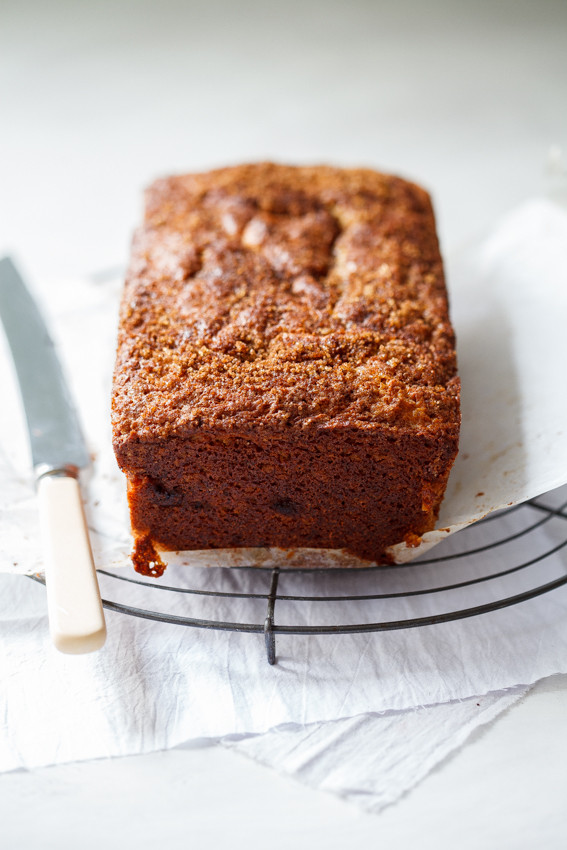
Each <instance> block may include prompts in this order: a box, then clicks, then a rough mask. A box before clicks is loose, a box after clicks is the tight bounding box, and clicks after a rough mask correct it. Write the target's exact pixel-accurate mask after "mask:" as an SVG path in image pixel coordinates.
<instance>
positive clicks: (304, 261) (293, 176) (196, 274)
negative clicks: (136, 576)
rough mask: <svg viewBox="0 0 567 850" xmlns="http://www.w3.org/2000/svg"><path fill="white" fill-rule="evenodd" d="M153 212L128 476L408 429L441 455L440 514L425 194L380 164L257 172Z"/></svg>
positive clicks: (121, 386) (448, 441)
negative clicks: (262, 444)
mask: <svg viewBox="0 0 567 850" xmlns="http://www.w3.org/2000/svg"><path fill="white" fill-rule="evenodd" d="M146 205H147V206H146V216H145V222H144V225H143V227H142V228H141V229H140V231H139V232H138V233H137V235H136V237H135V240H134V246H133V252H132V262H131V266H130V270H129V273H128V278H127V281H126V286H125V291H124V297H123V300H122V307H121V313H120V329H119V339H118V356H117V365H116V371H115V378H114V391H113V425H114V445H115V449H116V452H117V457H118V460H119V462H120V463H121V465H122V467H123V468H124V470H125V471H126V472H127V473H129V474H130V476H132V475H134V467H133V466H132V464H133V463H134V460H133V456H134V455H136V457H137V458H138V460H137V461H136V464H137V466H138V467H140V466H141V467H143V466H144V462H146V461H147V462H148V463H149V460H150V454H151V451H152V450H151V449H150V445H159V446H163V445H164V441H168V440H175V441H177V443H176V445H180V442H179V441H183V440H186V441H188V442H191V441H194V439H195V437H196V435H197V436H199V435H200V436H203V435H204V436H205V438H208V437H210V438H211V439H212V440H213V441H217V440H218V439H221V441H222V440H223V439H224V440H225V442H226V445H227V446H228V444H229V442H230V440H234V439H236V438H237V437H238V435H241V436H242V435H250V434H252V435H254V434H256V435H260V436H265V435H267V434H277V433H280V432H281V431H282V430H283V431H284V433H285V434H288V435H289V438H286V439H289V440H290V441H291V442H293V441H294V440H296V439H299V437H298V435H300V434H304V435H305V436H307V435H310V436H309V440H311V441H313V440H315V441H316V440H317V439H318V435H321V434H323V433H327V434H329V433H333V434H335V435H336V440H337V441H341V440H342V441H344V440H345V439H347V438H348V437H349V435H350V436H351V437H352V435H355V434H363V433H368V437H369V439H370V440H371V441H372V437H373V435H374V437H375V436H376V434H379V435H380V438H381V439H382V438H384V436H385V435H389V437H390V438H393V439H398V438H401V437H403V436H404V435H406V436H407V437H408V438H412V437H413V438H417V439H418V440H419V439H422V440H425V443H427V444H431V445H436V446H437V454H438V456H439V457H440V456H441V455H442V456H443V457H444V460H443V464H442V470H441V471H439V470H438V471H437V472H436V473H435V475H433V474H432V475H431V476H430V481H429V483H428V484H427V486H428V487H429V488H430V489H431V488H433V491H435V498H434V499H433V502H434V503H435V504H436V505H437V506H438V503H439V501H440V493H439V488H440V486H441V493H442V490H443V489H444V486H445V481H446V477H447V474H448V471H449V468H450V465H451V463H452V459H453V458H454V454H455V453H456V446H457V440H458V430H459V384H458V379H457V378H456V360H455V348H454V336H453V330H452V327H451V325H450V322H449V317H448V309H447V296H446V290H445V282H444V277H443V268H442V262H441V257H440V253H439V247H438V242H437V237H436V234H435V223H434V217H433V211H432V207H431V203H430V199H429V196H428V194H427V193H426V192H425V191H424V190H423V189H421V188H419V187H418V186H415V185H414V184H411V183H408V182H407V181H404V180H401V179H400V178H396V177H389V176H386V175H382V174H378V173H376V172H374V171H370V170H362V169H357V170H346V169H336V168H329V167H305V168H298V167H292V166H281V165H274V164H271V163H263V164H258V165H245V166H238V167H234V168H225V169H221V170H218V171H213V172H209V173H206V174H195V175H185V176H180V177H172V178H168V179H164V180H159V181H157V182H156V183H155V184H154V185H153V186H152V187H151V188H150V189H149V191H148V193H147V197H146ZM223 435H224V437H223ZM231 445H232V444H231ZM144 447H145V448H144ZM406 449H407V446H406ZM329 450H330V451H331V452H332V450H333V449H332V445H330V447H329ZM227 451H228V453H229V454H230V452H231V451H232V449H230V448H228V449H227ZM140 458H142V460H141V461H140ZM143 458H145V459H146V461H144V460H143ZM219 462H220V461H219ZM136 464H134V465H136ZM170 471H171V470H169V471H168V470H166V469H162V475H161V478H162V479H163V480H165V479H167V478H168V476H169V473H170ZM203 474H205V473H203ZM282 474H283V473H280V477H281V475H282ZM135 475H136V476H138V478H140V476H141V477H142V478H143V477H144V471H143V468H136V472H135ZM284 477H285V475H284ZM426 477H427V476H426ZM158 478H160V476H159V475H158V476H157V477H156V475H155V474H154V476H153V479H152V480H157V479H158ZM140 480H141V478H140ZM419 487H421V489H422V490H423V488H424V487H425V483H424V482H423V481H422V482H421V485H419ZM419 487H418V489H419ZM283 489H285V487H284V488H283ZM433 491H432V492H433ZM423 492H425V491H424V490H423ZM426 501H427V500H426ZM131 504H132V501H131ZM429 508H431V504H430V505H429ZM187 510H189V508H187ZM134 514H136V511H135V510H133V516H134ZM420 520H421V522H417V523H416V522H414V523H413V524H411V523H410V526H409V527H408V528H407V529H406V532H405V533H414V532H416V533H418V532H419V531H422V530H423V528H422V526H423V516H421V517H420ZM136 521H137V522H140V521H141V520H140V517H138V518H137V520H136ZM152 521H154V520H152ZM266 522H268V519H266ZM428 522H429V524H431V520H430V519H429V520H428ZM288 525H290V523H288ZM296 525H297V523H296ZM418 526H419V527H418ZM144 530H147V529H144ZM229 536H230V535H229ZM260 536H261V535H260ZM284 536H285V535H284ZM292 536H293V535H292ZM296 536H297V535H296ZM402 536H403V535H402ZM221 537H222V534H221ZM158 539H159V535H158ZM219 539H220V538H219ZM176 540H177V542H178V543H179V540H181V538H180V537H178V538H176ZM170 542H171V541H170ZM390 542H398V541H390ZM192 545H194V544H192ZM209 545H215V544H214V542H213V543H212V544H211V543H210V542H209ZM216 545H224V544H220V543H217V544H216ZM227 545H228V544H227ZM243 545H254V544H243ZM277 545H280V544H279V543H278V544H277ZM294 545H297V544H294ZM188 548H189V547H188ZM339 548H340V547H339ZM370 548H372V547H370Z"/></svg>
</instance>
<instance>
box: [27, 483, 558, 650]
mask: <svg viewBox="0 0 567 850" xmlns="http://www.w3.org/2000/svg"><path fill="white" fill-rule="evenodd" d="M566 547H567V489H566V488H563V489H562V490H561V491H555V493H551V494H547V496H545V497H540V498H539V499H533V500H531V501H529V502H526V503H524V504H523V505H518V506H515V507H513V508H510V509H508V510H505V511H501V512H499V513H496V514H492V515H490V516H488V517H487V518H485V519H484V520H482V521H480V522H478V523H476V524H475V525H472V526H470V527H469V528H466V529H464V530H463V531H461V532H459V533H458V534H455V535H453V536H452V537H450V538H448V539H447V540H446V541H445V542H444V543H442V544H440V545H439V546H438V547H436V548H435V549H434V550H432V555H431V556H429V557H426V556H423V557H421V558H420V559H418V560H416V561H413V562H410V563H409V564H401V565H395V566H380V567H368V568H363V569H352V568H350V569H325V570H321V569H309V568H307V569H306V568H301V569H298V568H294V569H289V568H285V569H284V568H281V567H278V566H276V567H232V568H218V567H208V568H207V567H204V568H203V567H196V568H192V567H189V568H188V567H179V568H173V569H172V570H171V569H170V568H168V570H167V571H166V573H165V575H164V577H163V578H162V579H160V580H157V581H156V580H155V579H151V578H146V577H144V576H137V575H135V574H134V573H133V572H131V571H127V570H124V569H117V570H108V569H100V570H98V575H99V581H100V584H101V591H102V594H103V605H104V607H105V608H106V609H107V610H108V611H114V612H117V613H120V614H125V615H129V616H134V617H141V618H144V619H147V620H155V621H159V622H162V623H169V624H171V625H173V626H184V627H190V628H197V629H214V630H223V631H234V632H247V633H250V634H256V635H259V636H263V638H264V641H265V646H266V653H267V659H268V662H269V663H270V664H274V663H275V661H276V637H280V636H281V637H282V638H283V637H284V636H289V635H303V636H306V637H309V636H313V635H349V634H351V635H352V634H360V633H368V632H385V631H392V630H396V629H415V628H420V627H423V626H435V625H439V624H443V623H449V622H452V621H455V620H462V619H465V618H468V617H476V616H479V615H484V614H489V613H491V612H496V611H498V610H500V609H503V608H508V607H510V606H513V605H518V604H519V603H523V602H527V601H528V600H530V599H534V598H535V597H538V596H541V595H542V594H546V593H549V592H550V591H553V590H556V589H558V588H560V587H562V586H563V585H566V584H567V557H565V555H566V553H567V549H566ZM563 550H565V552H564V551H563ZM40 580H41V579H40ZM235 608H236V609H237V611H238V614H239V615H240V618H239V619H238V620H236V621H235V620H233V619H231V615H233V614H234V611H235Z"/></svg>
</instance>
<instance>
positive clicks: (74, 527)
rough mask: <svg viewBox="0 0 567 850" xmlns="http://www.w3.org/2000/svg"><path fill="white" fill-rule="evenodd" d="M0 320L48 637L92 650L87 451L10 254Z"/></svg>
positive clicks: (100, 638)
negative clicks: (83, 473)
mask: <svg viewBox="0 0 567 850" xmlns="http://www.w3.org/2000/svg"><path fill="white" fill-rule="evenodd" d="M0 318H1V319H2V323H3V325H4V329H5V332H6V337H7V340H8V344H9V346H10V349H11V352H12V356H13V359H14V365H15V369H16V375H17V378H18V383H19V387H20V393H21V397H22V402H23V406H24V411H25V415H26V420H27V425H28V434H29V441H30V448H31V455H32V462H33V467H34V472H35V478H36V486H37V495H38V507H39V518H40V528H41V535H42V541H43V547H44V556H45V584H46V589H47V607H48V615H49V628H50V632H51V637H52V640H53V643H54V644H55V646H56V647H57V649H59V650H60V651H61V652H66V653H73V654H77V653H83V652H93V651H95V650H96V649H100V647H101V646H102V645H103V644H104V641H105V639H106V625H105V621H104V613H103V609H102V603H101V598H100V591H99V588H98V581H97V577H96V571H95V566H94V560H93V555H92V550H91V546H90V541H89V536H88V529H87V524H86V520H85V515H84V510H83V505H82V500H81V493H80V488H79V480H78V479H79V470H81V469H84V468H85V467H87V466H88V465H89V463H90V459H89V454H88V451H87V447H86V445H85V441H84V438H83V434H82V431H81V427H80V424H79V420H78V417H77V413H76V411H75V407H74V405H73V401H72V398H71V394H70V392H69V389H68V387H67V384H66V382H65V378H64V375H63V372H62V369H61V365H60V363H59V360H58V357H57V354H56V351H55V347H54V345H53V342H52V340H51V337H50V335H49V332H48V330H47V327H46V324H45V321H44V319H43V317H42V315H41V312H40V310H39V308H38V306H37V304H36V303H35V301H34V299H33V298H32V296H31V295H30V293H29V291H28V290H27V288H26V286H25V284H24V282H23V280H22V278H21V277H20V275H19V273H18V271H17V269H16V267H15V266H14V264H13V262H12V261H11V260H10V258H8V257H5V258H4V259H1V260H0Z"/></svg>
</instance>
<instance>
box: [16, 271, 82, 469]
mask: <svg viewBox="0 0 567 850" xmlns="http://www.w3.org/2000/svg"><path fill="white" fill-rule="evenodd" d="M0 317H1V318H2V322H3V324H4V328H5V331H6V336H7V338H8V342H9V345H10V348H11V350H12V355H13V358H14V364H15V367H16V372H17V375H18V382H19V385H20V392H21V395H22V401H23V404H24V410H25V413H26V418H27V422H28V431H29V439H30V445H31V452H32V460H33V465H34V467H35V468H36V470H37V471H38V472H39V473H42V472H45V471H47V470H48V469H49V470H54V469H62V468H65V467H67V466H74V467H77V468H78V469H81V468H83V467H85V466H87V465H88V464H89V455H88V452H87V448H86V445H85V441H84V439H83V435H82V432H81V427H80V425H79V420H78V418H77V414H76V412H75V408H74V406H73V402H72V400H71V396H70V394H69V390H68V388H67V384H66V383H65V379H64V377H63V372H62V370H61V366H60V364H59V360H58V359H57V355H56V353H55V348H54V345H53V342H52V340H51V337H50V336H49V332H48V330H47V327H46V325H45V322H44V320H43V317H42V315H41V313H40V312H39V309H38V307H37V305H36V303H35V301H34V300H33V298H32V297H31V295H30V293H29V292H28V290H27V289H26V287H25V285H24V282H23V280H22V278H21V277H20V275H19V274H18V271H17V269H16V267H15V266H14V264H13V263H12V261H11V260H10V259H9V258H8V257H6V258H4V259H2V260H0Z"/></svg>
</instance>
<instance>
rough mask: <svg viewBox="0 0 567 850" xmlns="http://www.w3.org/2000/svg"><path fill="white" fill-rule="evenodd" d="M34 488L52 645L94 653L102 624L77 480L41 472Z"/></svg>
mask: <svg viewBox="0 0 567 850" xmlns="http://www.w3.org/2000/svg"><path fill="white" fill-rule="evenodd" d="M37 488H38V489H37V495H38V501H39V516H40V523H41V533H42V538H43V545H44V550H45V585H46V588H47V610H48V614H49V630H50V632H51V637H52V640H53V643H54V644H55V646H56V647H57V649H59V650H60V651H61V652H67V653H72V654H79V653H83V652H94V651H95V650H96V649H100V647H101V646H102V645H103V644H104V641H105V639H106V625H105V622H104V613H103V610H102V602H101V599H100V591H99V588H98V581H97V577H96V572H95V568H94V561H93V555H92V551H91V546H90V542H89V536H88V531H87V524H86V520H85V514H84V511H83V504H82V501H81V493H80V490H79V482H78V481H77V479H76V478H74V477H72V476H70V475H66V474H64V473H62V474H53V475H44V476H42V477H41V478H40V479H39V482H38V485H37Z"/></svg>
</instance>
